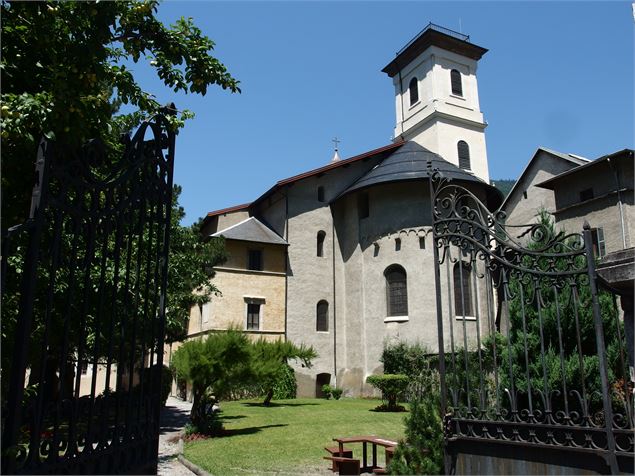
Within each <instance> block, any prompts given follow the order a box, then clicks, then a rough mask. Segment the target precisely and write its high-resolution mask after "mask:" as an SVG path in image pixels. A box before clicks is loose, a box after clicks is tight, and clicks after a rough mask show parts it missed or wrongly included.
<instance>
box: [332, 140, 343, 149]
mask: <svg viewBox="0 0 635 476" xmlns="http://www.w3.org/2000/svg"><path fill="white" fill-rule="evenodd" d="M331 142H334V143H335V150H337V149H338V147H337V146H338V144H339V143H340V142H342V141H341V140H339V139H338V138H337V137H333V139H331Z"/></svg>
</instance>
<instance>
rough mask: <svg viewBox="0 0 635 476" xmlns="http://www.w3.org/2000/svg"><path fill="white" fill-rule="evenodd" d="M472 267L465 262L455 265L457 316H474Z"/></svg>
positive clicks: (455, 307) (455, 312)
mask: <svg viewBox="0 0 635 476" xmlns="http://www.w3.org/2000/svg"><path fill="white" fill-rule="evenodd" d="M471 274H472V267H471V266H470V265H469V264H468V263H466V262H465V261H459V262H458V263H456V264H455V265H454V314H455V315H457V316H461V317H462V316H473V315H474V311H473V309H472V288H471V287H470V275H471Z"/></svg>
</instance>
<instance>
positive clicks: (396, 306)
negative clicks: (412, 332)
mask: <svg viewBox="0 0 635 476" xmlns="http://www.w3.org/2000/svg"><path fill="white" fill-rule="evenodd" d="M384 276H385V277H386V300H387V301H388V302H387V308H388V309H387V313H388V316H407V315H408V282H407V278H406V270H405V269H403V268H402V267H401V266H399V265H398V264H394V265H392V266H389V267H388V268H386V271H384Z"/></svg>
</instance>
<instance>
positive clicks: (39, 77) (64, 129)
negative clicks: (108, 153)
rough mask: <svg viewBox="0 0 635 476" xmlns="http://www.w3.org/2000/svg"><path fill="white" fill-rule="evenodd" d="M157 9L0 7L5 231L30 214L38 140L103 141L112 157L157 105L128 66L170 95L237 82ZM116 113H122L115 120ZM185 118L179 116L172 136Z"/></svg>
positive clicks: (201, 39)
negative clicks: (145, 66) (151, 75)
mask: <svg viewBox="0 0 635 476" xmlns="http://www.w3.org/2000/svg"><path fill="white" fill-rule="evenodd" d="M157 7H158V1H156V0H148V1H144V2H136V1H131V0H125V1H117V2H53V1H49V2H9V1H6V0H3V1H2V5H1V14H2V59H1V60H0V70H1V74H2V96H1V97H2V109H1V112H2V114H1V118H0V125H1V127H2V134H1V136H2V188H3V201H2V209H3V213H2V216H3V222H4V223H3V226H5V227H8V226H12V225H14V224H17V223H20V222H22V221H23V220H24V217H25V216H26V215H27V213H28V203H29V202H28V201H29V199H30V188H31V186H32V183H31V179H32V170H33V165H32V164H33V159H34V157H35V151H36V145H37V142H38V141H39V139H40V137H41V136H42V135H43V134H44V135H46V136H47V137H49V138H54V139H55V140H56V143H57V146H58V147H59V148H66V147H69V148H71V149H74V148H76V147H78V146H79V145H81V144H83V143H85V142H86V141H87V140H88V139H93V138H97V137H99V138H101V139H102V140H104V141H105V142H106V143H107V144H109V145H110V147H111V148H112V149H115V150H118V149H120V145H119V136H120V134H121V133H125V132H128V131H130V130H131V129H132V128H133V127H134V126H136V125H138V124H139V122H140V120H141V119H143V118H145V117H149V116H152V115H154V114H156V113H157V112H158V111H159V110H160V108H161V105H160V104H159V103H158V102H157V100H156V99H155V97H154V96H153V95H152V94H151V93H150V92H148V91H144V90H143V89H142V88H141V87H140V86H139V84H138V83H137V81H136V80H135V78H134V76H133V74H132V71H131V70H130V69H129V67H128V65H129V63H130V62H131V61H132V62H135V63H136V62H138V61H142V60H143V61H146V62H148V63H149V64H150V66H151V67H152V68H153V69H154V70H155V72H156V74H157V76H158V77H159V79H160V80H161V81H162V82H163V83H164V84H165V85H166V86H167V87H169V88H171V89H172V90H173V91H175V92H178V91H183V92H186V93H187V92H190V93H197V94H203V95H204V94H206V92H207V90H208V88H209V87H210V86H213V85H218V86H220V87H222V88H223V89H229V90H230V91H232V92H238V91H239V87H238V81H236V80H235V79H234V78H233V77H232V76H231V75H230V74H229V73H228V72H227V70H226V68H225V67H224V66H223V64H222V63H220V62H219V61H218V60H217V59H216V58H214V57H213V56H212V55H211V54H210V53H211V51H212V50H213V47H214V43H213V42H212V41H211V40H210V39H209V38H208V37H206V36H205V35H204V34H203V33H202V32H201V30H200V29H199V28H197V27H196V25H195V24H194V22H193V20H192V19H191V18H187V19H186V18H181V19H180V20H178V21H177V22H176V23H174V24H173V25H170V26H166V25H164V24H162V23H161V22H160V21H159V20H158V19H157V18H156V12H157ZM121 105H128V106H129V107H128V108H127V112H126V113H122V114H118V113H117V111H118V110H119V108H120V106H121ZM190 117H192V114H191V113H190V112H189V111H181V112H179V113H178V114H176V115H174V116H170V118H169V120H170V121H171V123H172V126H173V127H175V128H178V127H181V126H182V125H183V124H184V121H185V120H186V119H188V118H190Z"/></svg>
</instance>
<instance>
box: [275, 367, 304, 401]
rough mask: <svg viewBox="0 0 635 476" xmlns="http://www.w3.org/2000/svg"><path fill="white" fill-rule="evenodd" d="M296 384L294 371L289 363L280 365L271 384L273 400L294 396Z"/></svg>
mask: <svg viewBox="0 0 635 476" xmlns="http://www.w3.org/2000/svg"><path fill="white" fill-rule="evenodd" d="M297 390H298V384H297V382H296V380H295V372H294V371H293V369H292V368H291V366H290V365H289V364H285V365H282V366H281V367H280V370H279V371H278V375H277V376H276V381H275V383H274V385H273V397H272V399H273V400H288V399H291V398H295V397H296V392H297Z"/></svg>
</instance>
